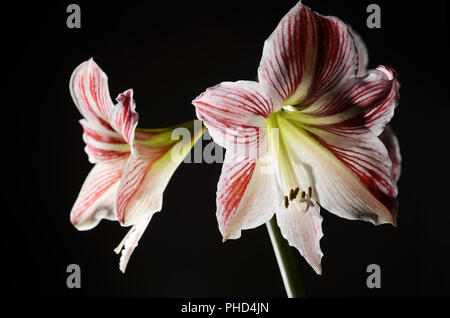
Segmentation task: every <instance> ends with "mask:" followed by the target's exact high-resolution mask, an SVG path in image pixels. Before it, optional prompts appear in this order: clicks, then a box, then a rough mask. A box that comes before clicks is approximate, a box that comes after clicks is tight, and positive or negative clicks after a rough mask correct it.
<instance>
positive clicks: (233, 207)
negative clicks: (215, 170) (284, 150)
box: [217, 151, 281, 241]
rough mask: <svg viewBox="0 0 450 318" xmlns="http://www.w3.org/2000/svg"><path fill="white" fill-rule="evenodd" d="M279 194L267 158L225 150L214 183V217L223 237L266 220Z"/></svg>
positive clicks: (277, 203)
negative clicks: (218, 177) (222, 161)
mask: <svg viewBox="0 0 450 318" xmlns="http://www.w3.org/2000/svg"><path fill="white" fill-rule="evenodd" d="M280 205H281V195H280V192H279V190H278V188H277V183H276V179H275V176H274V174H273V171H270V162H266V163H265V162H263V161H262V160H256V159H251V158H248V157H242V156H237V155H234V154H232V153H231V152H228V151H227V153H226V155H225V161H224V163H223V166H222V174H221V175H220V180H219V184H218V186H217V221H218V223H219V230H220V232H221V233H222V236H223V240H224V241H225V240H227V239H237V238H239V237H240V236H241V230H242V229H249V228H254V227H257V226H259V225H261V224H264V223H266V222H267V221H269V220H270V218H271V217H272V215H273V214H274V212H275V210H276V209H277V207H278V206H280Z"/></svg>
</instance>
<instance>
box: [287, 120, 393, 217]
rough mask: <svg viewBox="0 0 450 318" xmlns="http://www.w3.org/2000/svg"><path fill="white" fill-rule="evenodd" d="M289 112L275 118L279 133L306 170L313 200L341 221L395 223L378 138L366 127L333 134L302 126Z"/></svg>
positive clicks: (389, 181) (385, 161) (387, 161)
mask: <svg viewBox="0 0 450 318" xmlns="http://www.w3.org/2000/svg"><path fill="white" fill-rule="evenodd" d="M287 113H289V112H285V113H284V114H283V115H281V116H279V121H280V127H282V129H280V135H282V137H283V138H284V140H286V141H288V142H289V145H287V146H286V147H289V148H290V149H293V150H294V151H296V152H297V155H296V158H297V159H296V162H300V163H302V164H303V165H304V166H306V167H308V169H309V170H310V172H311V176H312V183H313V185H312V187H313V189H314V193H315V195H316V197H315V199H316V201H317V202H319V203H320V205H321V206H322V207H324V208H326V209H327V210H328V211H330V212H332V213H334V214H336V215H338V216H340V217H344V218H347V219H361V220H366V221H370V222H372V223H374V224H380V223H392V224H395V217H396V211H397V202H396V200H395V198H396V195H397V188H396V185H395V184H394V183H393V181H392V179H391V177H390V170H391V162H390V159H389V156H388V154H387V151H386V148H385V147H384V145H383V144H382V142H381V141H380V140H379V139H378V137H377V136H375V135H374V134H373V133H372V132H371V131H370V130H368V129H365V128H361V129H360V130H359V131H357V130H355V129H352V130H350V131H349V132H348V134H345V133H344V131H341V134H336V133H333V132H330V131H326V130H323V129H318V128H312V127H307V126H301V125H300V124H299V123H298V122H295V121H294V120H293V119H292V118H291V117H288V118H286V116H287V115H288V114H287ZM294 118H295V117H294ZM306 129H307V130H306Z"/></svg>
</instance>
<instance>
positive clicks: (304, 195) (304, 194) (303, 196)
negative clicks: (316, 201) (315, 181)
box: [301, 191, 306, 199]
mask: <svg viewBox="0 0 450 318" xmlns="http://www.w3.org/2000/svg"><path fill="white" fill-rule="evenodd" d="M305 197H306V193H305V191H302V195H301V198H302V199H304V198H305Z"/></svg>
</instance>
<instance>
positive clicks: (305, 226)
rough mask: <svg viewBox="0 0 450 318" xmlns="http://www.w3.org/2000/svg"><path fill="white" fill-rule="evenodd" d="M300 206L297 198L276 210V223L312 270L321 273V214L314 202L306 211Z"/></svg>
mask: <svg viewBox="0 0 450 318" xmlns="http://www.w3.org/2000/svg"><path fill="white" fill-rule="evenodd" d="M303 209H304V207H302V206H300V203H299V201H298V200H294V201H291V202H290V204H289V206H288V207H287V208H285V207H282V208H280V209H278V211H277V223H278V225H279V227H280V230H281V234H282V235H283V236H284V238H285V239H286V240H287V241H288V242H289V245H291V246H294V247H295V248H297V250H298V251H299V252H300V254H301V255H302V256H303V257H304V258H305V259H306V260H307V262H308V263H309V265H311V267H312V268H313V269H314V271H315V272H316V273H317V274H319V275H321V274H322V266H321V260H322V256H323V253H322V250H321V249H320V239H321V238H322V237H323V232H322V219H323V218H322V216H321V215H320V207H319V205H318V204H317V203H316V202H313V206H310V207H309V208H308V210H307V211H303Z"/></svg>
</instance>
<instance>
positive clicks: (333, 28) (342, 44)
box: [258, 2, 358, 105]
mask: <svg viewBox="0 0 450 318" xmlns="http://www.w3.org/2000/svg"><path fill="white" fill-rule="evenodd" d="M357 71H358V55H357V49H356V46H355V43H354V40H353V37H352V35H351V33H350V31H349V29H348V27H347V26H346V25H345V24H344V23H342V22H341V21H340V20H338V19H337V18H335V17H323V16H321V15H319V14H317V13H315V12H313V11H311V10H310V9H309V8H308V7H306V6H304V5H302V4H301V2H299V3H298V4H297V5H296V6H295V7H294V8H292V9H291V10H290V11H289V12H288V13H287V14H286V15H285V16H284V18H283V19H282V20H281V22H280V23H279V24H278V26H277V28H276V29H275V31H274V32H273V33H272V34H271V35H270V37H269V38H268V39H267V40H266V42H265V43H264V49H263V56H262V59H261V62H260V66H259V69H258V78H259V81H260V82H261V83H262V84H266V85H269V86H271V87H273V88H274V89H275V90H276V91H277V92H278V94H279V95H280V96H281V97H282V99H283V100H284V101H285V105H298V104H300V103H302V104H305V103H306V99H312V100H313V99H315V98H317V97H318V96H320V95H322V93H324V92H326V91H328V90H329V89H331V88H333V87H336V86H339V84H340V83H343V82H345V81H346V80H347V79H349V78H351V77H352V76H354V75H356V72H357Z"/></svg>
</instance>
